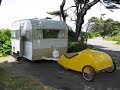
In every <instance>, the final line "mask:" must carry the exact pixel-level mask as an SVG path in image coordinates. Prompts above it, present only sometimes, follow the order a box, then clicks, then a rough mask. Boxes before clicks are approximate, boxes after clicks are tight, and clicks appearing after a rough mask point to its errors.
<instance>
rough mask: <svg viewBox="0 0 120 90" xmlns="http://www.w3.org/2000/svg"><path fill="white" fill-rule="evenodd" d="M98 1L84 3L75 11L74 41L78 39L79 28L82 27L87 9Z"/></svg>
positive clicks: (79, 34)
mask: <svg viewBox="0 0 120 90" xmlns="http://www.w3.org/2000/svg"><path fill="white" fill-rule="evenodd" d="M99 1H100V0H94V1H92V2H90V3H86V4H84V6H83V7H82V8H80V11H79V12H77V20H76V37H75V39H76V41H79V37H80V36H81V29H82V24H83V23H84V16H85V15H86V13H87V11H88V10H89V9H90V8H91V7H92V6H93V5H95V4H96V3H97V2H99ZM76 9H77V8H76Z"/></svg>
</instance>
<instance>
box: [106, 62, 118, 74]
mask: <svg viewBox="0 0 120 90" xmlns="http://www.w3.org/2000/svg"><path fill="white" fill-rule="evenodd" d="M115 70H116V64H115V62H114V61H113V66H111V67H109V68H106V69H105V71H106V72H108V73H112V72H114V71H115Z"/></svg>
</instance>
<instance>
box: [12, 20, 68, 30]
mask: <svg viewBox="0 0 120 90" xmlns="http://www.w3.org/2000/svg"><path fill="white" fill-rule="evenodd" d="M16 22H20V23H25V24H28V23H29V24H28V25H32V28H34V29H42V30H44V29H52V30H68V25H67V24H66V23H64V22H63V21H56V20H46V19H23V20H18V21H15V22H14V23H16ZM30 23H31V24H30Z"/></svg>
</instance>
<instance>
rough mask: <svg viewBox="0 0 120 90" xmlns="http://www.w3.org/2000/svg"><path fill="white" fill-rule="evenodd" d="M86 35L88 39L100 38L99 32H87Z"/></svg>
mask: <svg viewBox="0 0 120 90" xmlns="http://www.w3.org/2000/svg"><path fill="white" fill-rule="evenodd" d="M87 35H88V38H93V37H100V36H101V35H100V33H99V32H88V33H87Z"/></svg>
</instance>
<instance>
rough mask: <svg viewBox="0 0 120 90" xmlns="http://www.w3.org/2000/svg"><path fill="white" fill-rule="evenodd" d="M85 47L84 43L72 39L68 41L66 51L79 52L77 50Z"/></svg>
mask: <svg viewBox="0 0 120 90" xmlns="http://www.w3.org/2000/svg"><path fill="white" fill-rule="evenodd" d="M86 48H87V45H86V44H85V43H83V42H75V41H72V42H69V45H68V50H67V52H68V53H71V52H79V51H82V50H84V49H86Z"/></svg>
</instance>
